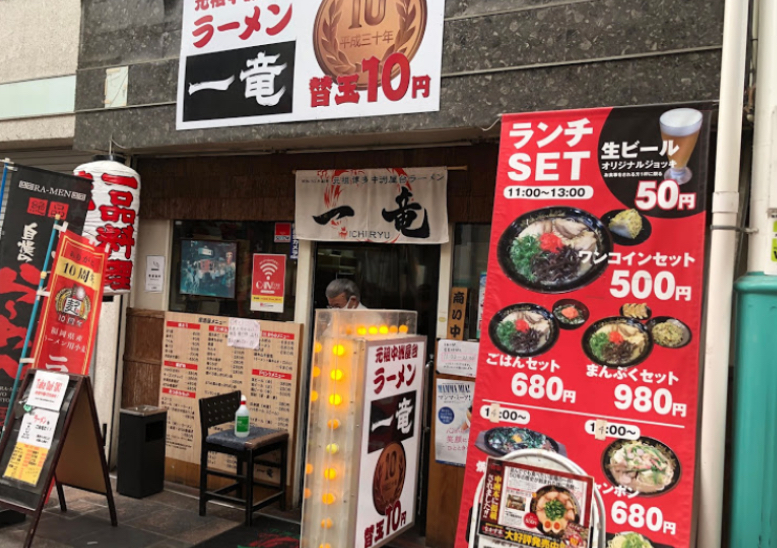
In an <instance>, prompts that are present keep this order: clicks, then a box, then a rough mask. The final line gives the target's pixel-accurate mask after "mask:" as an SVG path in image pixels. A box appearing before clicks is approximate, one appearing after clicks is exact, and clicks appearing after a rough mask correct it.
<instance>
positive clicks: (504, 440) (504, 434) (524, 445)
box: [483, 426, 560, 455]
mask: <svg viewBox="0 0 777 548" xmlns="http://www.w3.org/2000/svg"><path fill="white" fill-rule="evenodd" d="M513 436H518V437H519V438H521V441H515V440H514V439H513ZM483 441H484V443H485V446H486V447H487V448H488V449H489V450H490V451H493V452H494V453H498V454H500V455H508V454H510V453H512V452H513V451H518V450H521V449H545V450H546V451H549V450H552V451H553V452H554V453H560V450H559V445H558V442H556V440H554V439H553V438H550V437H548V436H546V435H545V434H542V433H540V432H535V431H534V430H530V429H528V428H523V427H521V426H498V427H497V428H492V429H491V430H489V431H487V432H486V434H485V436H484V437H483ZM540 442H542V443H540ZM545 442H547V444H548V445H550V447H551V449H548V448H547V447H542V446H543V445H545ZM508 444H510V445H511V446H508Z"/></svg>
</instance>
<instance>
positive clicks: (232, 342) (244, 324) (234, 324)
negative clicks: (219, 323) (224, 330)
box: [227, 318, 262, 350]
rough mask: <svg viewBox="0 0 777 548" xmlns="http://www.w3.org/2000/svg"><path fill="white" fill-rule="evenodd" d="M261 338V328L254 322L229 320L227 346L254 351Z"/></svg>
mask: <svg viewBox="0 0 777 548" xmlns="http://www.w3.org/2000/svg"><path fill="white" fill-rule="evenodd" d="M261 338H262V328H261V327H260V325H259V322H258V321H256V320H249V319H245V318H229V333H228V334H227V346H234V347H235V348H247V349H250V350H256V348H258V347H259V340H260V339H261Z"/></svg>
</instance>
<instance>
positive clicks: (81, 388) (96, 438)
mask: <svg viewBox="0 0 777 548" xmlns="http://www.w3.org/2000/svg"><path fill="white" fill-rule="evenodd" d="M37 371H38V370H35V369H31V370H29V371H28V372H27V374H26V376H25V378H24V383H23V384H22V389H21V392H20V393H21V397H19V398H18V399H17V403H15V404H14V407H13V409H12V410H11V411H10V414H9V417H8V421H7V424H6V431H5V432H4V433H3V437H2V441H0V507H4V508H9V509H11V510H16V511H18V512H23V513H25V514H28V515H31V516H32V523H31V524H30V528H29V530H28V532H27V538H26V541H25V544H24V546H25V548H27V547H29V546H31V544H32V539H33V537H34V535H35V530H36V529H37V526H38V521H39V519H40V514H41V512H42V511H43V507H44V505H45V503H46V499H47V498H48V494H49V491H50V488H51V485H52V483H54V482H55V483H56V486H57V491H58V494H59V499H60V507H61V508H62V511H66V510H67V507H66V505H65V498H64V492H63V489H62V486H64V485H67V486H69V487H75V488H77V489H83V490H85V491H89V492H92V493H98V494H102V495H105V496H106V497H107V499H108V508H109V511H110V515H111V524H112V525H113V526H114V527H115V526H116V525H117V520H116V508H115V506H114V502H113V493H112V490H111V483H110V480H109V477H108V466H107V464H106V461H105V453H104V451H103V440H102V436H101V434H100V427H99V423H98V421H97V412H96V408H95V403H94V394H93V391H92V385H91V382H90V380H89V377H86V376H83V375H63V376H67V377H69V380H68V384H67V388H66V391H65V397H64V400H63V402H62V406H61V408H60V411H59V418H58V420H57V424H56V427H55V430H54V435H53V440H52V443H51V447H50V448H49V450H48V453H47V454H46V456H45V460H44V462H43V466H42V469H41V472H40V476H39V478H38V480H37V482H36V483H35V484H32V483H26V482H23V481H19V480H17V479H11V478H8V477H6V470H7V469H8V464H9V462H10V460H11V456H12V454H13V452H14V448H15V447H16V445H17V442H18V438H19V433H20V430H21V425H22V421H23V418H24V415H25V413H26V410H25V402H26V401H27V400H28V399H29V397H30V391H31V387H32V380H33V378H34V377H35V373H36V372H37Z"/></svg>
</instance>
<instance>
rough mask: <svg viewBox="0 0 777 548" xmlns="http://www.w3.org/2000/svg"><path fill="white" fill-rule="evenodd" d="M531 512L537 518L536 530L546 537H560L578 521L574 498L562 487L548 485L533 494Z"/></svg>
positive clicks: (578, 514)
mask: <svg viewBox="0 0 777 548" xmlns="http://www.w3.org/2000/svg"><path fill="white" fill-rule="evenodd" d="M531 511H532V512H533V513H534V514H535V515H536V516H537V520H538V521H539V523H538V524H537V529H539V530H540V532H542V533H545V534H546V535H549V536H553V537H558V538H560V537H562V536H564V533H565V532H566V529H567V526H568V525H570V524H572V523H578V522H579V520H580V506H579V505H578V503H577V500H576V499H575V496H574V495H573V494H572V493H570V492H569V490H568V489H564V488H563V487H556V486H555V485H549V486H547V487H543V488H542V489H540V490H539V491H537V492H536V493H535V494H534V498H533V499H532V502H531Z"/></svg>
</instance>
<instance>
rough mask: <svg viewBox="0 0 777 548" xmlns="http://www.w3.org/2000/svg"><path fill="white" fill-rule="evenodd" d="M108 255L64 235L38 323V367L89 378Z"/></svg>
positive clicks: (36, 364) (36, 362)
mask: <svg viewBox="0 0 777 548" xmlns="http://www.w3.org/2000/svg"><path fill="white" fill-rule="evenodd" d="M105 265H106V254H105V253H103V252H102V251H101V250H99V249H97V248H95V247H94V246H92V245H91V244H90V243H89V242H88V241H87V240H86V238H82V237H81V236H75V235H73V234H70V233H68V232H63V233H62V235H61V236H60V238H59V243H58V245H57V253H56V256H55V258H54V266H53V268H52V273H51V275H50V276H49V284H48V291H49V296H48V297H46V300H45V302H44V305H43V312H42V313H41V319H40V321H39V323H38V332H37V336H36V339H35V351H34V354H33V358H34V360H35V363H34V367H35V368H36V369H44V370H48V371H59V372H61V373H75V374H78V375H86V374H87V373H88V372H89V366H90V364H91V361H92V350H93V348H94V343H95V339H96V336H97V326H98V324H99V322H100V309H101V307H102V300H103V277H104V273H105Z"/></svg>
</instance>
